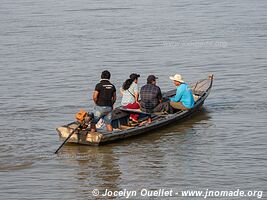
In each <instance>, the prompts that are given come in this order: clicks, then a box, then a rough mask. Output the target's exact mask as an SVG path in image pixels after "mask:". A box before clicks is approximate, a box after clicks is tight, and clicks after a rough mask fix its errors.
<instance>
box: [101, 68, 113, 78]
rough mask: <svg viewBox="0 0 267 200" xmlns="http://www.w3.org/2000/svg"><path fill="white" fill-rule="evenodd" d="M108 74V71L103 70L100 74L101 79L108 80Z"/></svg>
mask: <svg viewBox="0 0 267 200" xmlns="http://www.w3.org/2000/svg"><path fill="white" fill-rule="evenodd" d="M110 76H111V75H110V72H109V71H108V70H105V71H103V72H102V74H101V79H110Z"/></svg>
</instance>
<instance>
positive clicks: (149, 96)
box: [140, 84, 162, 109]
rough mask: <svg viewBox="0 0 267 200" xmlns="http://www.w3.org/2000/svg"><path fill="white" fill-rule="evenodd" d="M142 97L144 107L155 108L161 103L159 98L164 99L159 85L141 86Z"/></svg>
mask: <svg viewBox="0 0 267 200" xmlns="http://www.w3.org/2000/svg"><path fill="white" fill-rule="evenodd" d="M140 97H141V102H140V104H141V107H142V108H145V109H153V108H155V107H156V106H157V105H158V104H159V103H160V102H159V100H161V99H162V94H161V90H160V88H159V87H158V86H156V85H152V84H146V85H144V86H143V87H142V88H141V91H140Z"/></svg>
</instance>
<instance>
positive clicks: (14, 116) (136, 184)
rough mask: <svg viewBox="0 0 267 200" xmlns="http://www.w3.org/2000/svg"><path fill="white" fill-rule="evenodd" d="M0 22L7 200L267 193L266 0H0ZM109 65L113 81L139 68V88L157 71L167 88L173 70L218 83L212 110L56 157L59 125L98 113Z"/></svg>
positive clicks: (0, 158) (1, 154) (1, 176)
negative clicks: (98, 90)
mask: <svg viewBox="0 0 267 200" xmlns="http://www.w3.org/2000/svg"><path fill="white" fill-rule="evenodd" d="M0 27H1V28H0V92H1V95H0V112H1V115H0V199H1V200H4V199H81V200H82V199H109V198H113V199H126V197H125V196H124V197H117V196H116V195H111V197H104V196H103V195H104V192H105V190H106V189H107V190H110V191H122V190H124V189H126V190H129V191H130V190H131V191H138V192H140V191H141V190H142V189H147V190H149V191H156V190H159V189H165V190H171V189H173V190H174V191H175V192H178V195H176V196H172V197H170V196H162V197H158V199H192V198H193V197H182V195H181V194H180V193H179V192H180V191H182V190H203V191H206V190H207V189H208V190H215V191H222V190H234V191H235V190H238V189H239V190H243V191H245V192H247V191H263V194H262V195H260V194H259V193H257V194H258V195H254V196H251V197H240V196H238V197H234V198H231V197H209V198H207V199H214V198H215V199H258V198H260V197H261V198H262V199H264V198H266V197H267V194H266V192H267V136H266V128H267V125H266V124H267V123H266V122H267V114H266V113H267V105H266V99H267V78H266V76H267V1H265V0H257V1H253V0H231V1H229V0H226V1H214V0H199V1H194V0H165V1H158V0H155V1H152V0H135V1H130V0H115V1H104V0H100V1H92V0H77V1H70V0H61V1H56V0H46V1H34V0H12V1H10V0H1V3H0ZM104 69H108V70H110V72H111V73H112V77H111V81H112V82H113V83H114V84H115V86H116V87H117V89H118V88H119V87H120V86H121V84H122V83H123V81H124V80H125V79H126V78H127V77H128V76H129V74H130V73H132V72H136V73H140V74H141V77H140V82H139V86H141V85H143V84H144V83H145V81H146V77H147V76H148V75H149V74H155V75H156V76H158V77H159V80H158V85H159V86H160V87H161V89H162V90H163V91H166V90H169V89H173V87H174V86H173V85H172V82H171V81H170V80H169V76H170V75H173V74H175V73H180V74H182V75H183V77H184V78H185V80H186V81H187V82H188V83H192V82H194V81H197V80H198V79H201V78H205V77H207V75H208V73H213V74H214V75H215V80H214V86H213V88H212V91H211V94H210V96H209V97H208V99H207V100H206V102H205V106H204V108H203V109H202V110H201V111H199V112H198V113H196V114H195V115H194V116H193V117H191V118H188V119H187V120H185V121H183V122H181V123H176V124H173V125H172V126H169V127H166V128H163V129H159V130H155V131H153V132H151V133H149V134H145V135H143V136H140V137H135V138H132V139H127V140H124V141H120V142H116V143H112V144H108V145H105V146H100V147H89V146H78V145H67V146H65V147H64V148H63V149H62V151H61V152H60V154H59V155H55V154H53V152H54V151H55V150H56V149H57V147H58V146H59V145H60V144H61V141H59V138H58V136H57V133H56V131H55V128H56V127H58V126H60V125H63V124H66V123H69V122H71V121H73V120H74V115H75V113H76V112H77V111H79V109H80V108H84V109H87V110H92V106H93V102H92V100H91V94H92V91H93V90H94V86H95V84H96V83H97V82H98V81H99V76H100V73H101V71H102V70H104ZM120 99H121V98H120V97H119V98H118V101H117V103H116V105H117V106H118V105H119V104H120ZM94 189H98V190H99V191H100V194H99V195H100V196H98V197H95V196H94V195H93V193H92V191H93V190H94ZM147 198H149V197H148V196H141V194H140V193H138V194H137V196H132V197H130V199H147ZM150 198H151V199H154V198H156V197H155V196H153V197H150ZM193 199H204V197H194V198H193Z"/></svg>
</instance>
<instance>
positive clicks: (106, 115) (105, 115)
mask: <svg viewBox="0 0 267 200" xmlns="http://www.w3.org/2000/svg"><path fill="white" fill-rule="evenodd" d="M111 117H112V107H110V106H95V112H94V119H93V121H92V123H93V124H97V122H98V121H99V120H100V119H101V118H102V119H103V120H104V122H105V124H106V125H107V124H108V125H109V124H111Z"/></svg>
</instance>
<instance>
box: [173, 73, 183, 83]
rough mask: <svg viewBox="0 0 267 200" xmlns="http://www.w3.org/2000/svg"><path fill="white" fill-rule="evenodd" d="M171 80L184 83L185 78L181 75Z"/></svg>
mask: <svg viewBox="0 0 267 200" xmlns="http://www.w3.org/2000/svg"><path fill="white" fill-rule="evenodd" d="M170 79H171V80H173V81H178V82H180V83H184V80H183V77H182V76H181V75H180V74H175V75H174V76H170Z"/></svg>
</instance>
